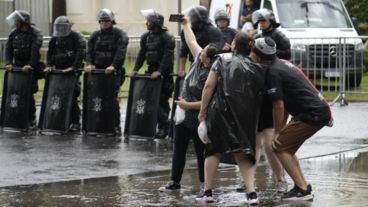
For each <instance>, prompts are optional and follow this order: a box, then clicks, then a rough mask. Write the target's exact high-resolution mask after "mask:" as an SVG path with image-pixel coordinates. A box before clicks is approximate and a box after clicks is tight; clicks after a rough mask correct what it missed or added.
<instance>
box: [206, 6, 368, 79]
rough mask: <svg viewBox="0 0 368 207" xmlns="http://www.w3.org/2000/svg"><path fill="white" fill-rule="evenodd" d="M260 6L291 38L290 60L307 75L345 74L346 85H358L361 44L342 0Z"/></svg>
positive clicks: (361, 54) (316, 76) (361, 52)
mask: <svg viewBox="0 0 368 207" xmlns="http://www.w3.org/2000/svg"><path fill="white" fill-rule="evenodd" d="M241 7H242V5H241ZM260 7H261V8H266V9H269V10H272V11H273V12H274V14H275V17H276V20H277V22H279V23H280V24H281V26H280V27H279V28H278V29H280V30H281V31H282V32H283V33H284V34H285V35H286V36H287V37H288V38H289V39H290V42H291V52H292V58H291V61H292V62H293V63H294V64H296V65H298V66H299V67H300V68H302V70H303V71H304V72H305V73H306V74H307V75H308V76H309V77H310V78H313V79H315V80H316V79H318V78H321V79H322V78H338V77H342V75H343V74H344V73H345V74H346V83H347V84H348V86H359V85H360V83H361V80H362V74H363V71H364V63H363V56H364V45H363V42H362V40H361V39H360V38H359V36H358V33H357V32H356V31H355V29H354V26H353V23H352V21H351V19H350V17H349V15H348V12H347V10H346V8H345V6H344V4H343V2H342V0H261V5H260ZM210 10H212V9H211V8H210ZM235 19H236V18H235ZM235 21H239V18H237V19H236V20H235Z"/></svg>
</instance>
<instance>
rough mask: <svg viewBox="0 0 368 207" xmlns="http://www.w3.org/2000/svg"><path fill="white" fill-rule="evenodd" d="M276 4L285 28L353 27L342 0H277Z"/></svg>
mask: <svg viewBox="0 0 368 207" xmlns="http://www.w3.org/2000/svg"><path fill="white" fill-rule="evenodd" d="M265 3H266V1H265ZM276 5H277V10H278V13H279V18H280V23H281V26H282V27H284V28H352V25H351V23H350V21H349V17H348V15H347V13H346V12H345V9H344V7H343V5H342V2H341V1H340V0H293V1H290V0H277V1H276Z"/></svg>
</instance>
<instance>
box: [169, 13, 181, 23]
mask: <svg viewBox="0 0 368 207" xmlns="http://www.w3.org/2000/svg"><path fill="white" fill-rule="evenodd" d="M183 17H184V15H183V14H170V18H169V22H182V21H183Z"/></svg>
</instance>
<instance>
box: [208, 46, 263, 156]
mask: <svg viewBox="0 0 368 207" xmlns="http://www.w3.org/2000/svg"><path fill="white" fill-rule="evenodd" d="M212 70H213V71H214V72H216V73H217V75H218V82H217V87H216V91H215V93H214V95H213V97H212V100H211V102H210V104H209V106H208V115H207V119H206V124H207V128H208V136H209V138H210V139H211V143H210V144H207V145H206V154H207V155H211V154H214V153H223V152H240V151H242V152H244V153H246V154H247V155H250V157H251V158H252V161H253V162H255V158H254V155H255V143H256V130H257V124H258V116H259V111H260V108H261V104H262V98H263V93H264V90H263V89H264V81H265V69H264V68H262V67H261V66H260V65H258V64H256V63H254V62H252V61H251V60H250V59H248V58H247V57H243V56H241V55H238V54H234V55H232V54H229V53H228V54H223V55H221V56H220V58H218V60H217V61H216V62H215V63H214V65H213V67H212Z"/></svg>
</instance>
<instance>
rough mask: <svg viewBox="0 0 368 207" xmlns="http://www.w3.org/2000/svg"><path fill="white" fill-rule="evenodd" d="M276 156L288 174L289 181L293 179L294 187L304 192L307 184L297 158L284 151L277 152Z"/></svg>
mask: <svg viewBox="0 0 368 207" xmlns="http://www.w3.org/2000/svg"><path fill="white" fill-rule="evenodd" d="M276 155H277V157H278V158H279V160H280V161H281V163H282V165H283V166H284V168H285V170H286V172H287V173H288V174H289V176H290V177H291V179H293V181H294V183H295V185H297V186H298V187H299V188H301V189H303V190H306V189H307V185H308V184H307V181H306V180H305V177H304V174H303V172H302V170H301V168H300V164H299V160H298V158H297V157H296V156H295V155H291V154H290V153H289V152H286V151H285V152H278V153H276Z"/></svg>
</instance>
